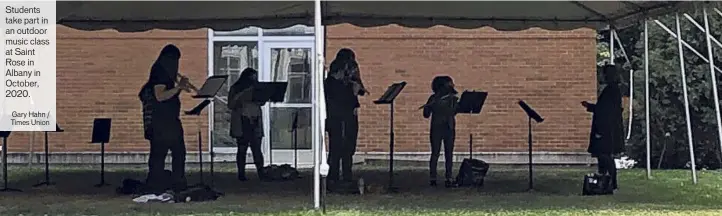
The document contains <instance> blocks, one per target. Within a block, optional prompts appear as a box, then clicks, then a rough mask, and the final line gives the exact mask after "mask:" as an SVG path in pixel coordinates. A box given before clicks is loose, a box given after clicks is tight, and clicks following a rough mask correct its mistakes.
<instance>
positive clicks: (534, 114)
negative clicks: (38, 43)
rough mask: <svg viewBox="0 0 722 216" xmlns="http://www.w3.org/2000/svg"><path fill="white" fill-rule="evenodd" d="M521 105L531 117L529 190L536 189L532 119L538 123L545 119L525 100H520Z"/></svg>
mask: <svg viewBox="0 0 722 216" xmlns="http://www.w3.org/2000/svg"><path fill="white" fill-rule="evenodd" d="M519 106H521V108H522V109H523V110H524V112H525V113H526V115H527V116H528V117H529V191H533V190H534V167H533V162H532V133H531V120H532V119H534V121H535V122H537V123H542V122H544V119H543V118H542V117H541V116H539V114H538V113H537V112H536V111H534V109H532V108H531V107H529V105H527V104H526V103H525V102H524V101H523V100H521V101H519Z"/></svg>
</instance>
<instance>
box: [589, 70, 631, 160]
mask: <svg viewBox="0 0 722 216" xmlns="http://www.w3.org/2000/svg"><path fill="white" fill-rule="evenodd" d="M587 111H588V112H592V113H594V115H593V117H592V131H591V133H590V134H589V148H587V152H589V153H591V154H592V155H593V156H597V155H600V154H607V155H608V154H618V153H621V152H624V129H623V125H622V124H623V123H622V111H623V108H622V93H621V91H620V90H619V87H617V85H614V84H612V85H608V86H606V87H604V90H602V94H600V95H599V98H598V99H597V104H590V105H589V106H588V109H587ZM597 135H599V136H601V137H599V138H597Z"/></svg>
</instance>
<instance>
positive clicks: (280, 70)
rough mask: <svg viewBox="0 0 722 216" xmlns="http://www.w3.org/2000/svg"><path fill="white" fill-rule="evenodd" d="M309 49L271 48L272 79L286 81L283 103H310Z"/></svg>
mask: <svg viewBox="0 0 722 216" xmlns="http://www.w3.org/2000/svg"><path fill="white" fill-rule="evenodd" d="M311 56H312V55H311V49H309V48H276V49H271V66H270V68H271V74H272V78H273V81H276V82H288V89H287V90H286V98H285V101H284V102H285V103H311V91H310V89H311Z"/></svg>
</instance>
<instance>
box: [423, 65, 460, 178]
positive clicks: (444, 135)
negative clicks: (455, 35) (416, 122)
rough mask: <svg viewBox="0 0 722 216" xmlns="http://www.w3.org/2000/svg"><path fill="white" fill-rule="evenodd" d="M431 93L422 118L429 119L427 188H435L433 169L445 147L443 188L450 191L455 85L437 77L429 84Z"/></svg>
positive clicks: (455, 102)
mask: <svg viewBox="0 0 722 216" xmlns="http://www.w3.org/2000/svg"><path fill="white" fill-rule="evenodd" d="M431 89H432V91H433V92H434V94H432V95H431V96H430V97H429V99H428V101H427V102H426V105H424V107H423V109H424V118H429V117H431V128H430V131H429V132H430V137H429V139H430V143H431V158H430V160H429V177H430V179H429V184H430V185H431V186H436V176H437V171H436V166H437V165H438V163H439V154H441V146H442V143H443V146H444V163H445V168H446V173H445V175H444V177H446V181H445V182H444V183H445V186H446V187H452V186H453V180H452V172H453V165H454V161H453V159H454V139H455V138H456V114H457V107H458V100H459V98H458V97H457V96H456V94H457V93H458V92H457V91H456V90H455V89H454V81H453V80H452V79H451V77H449V76H437V77H435V78H434V80H433V81H432V82H431Z"/></svg>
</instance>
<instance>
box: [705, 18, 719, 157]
mask: <svg viewBox="0 0 722 216" xmlns="http://www.w3.org/2000/svg"><path fill="white" fill-rule="evenodd" d="M702 13H703V14H704V30H705V37H706V38H707V59H709V73H710V77H711V78H712V95H713V96H714V108H715V114H716V115H717V135H718V138H719V140H720V150H722V119H720V113H719V112H720V110H719V95H718V93H717V74H716V73H715V67H714V53H713V52H712V41H711V39H712V35H710V33H709V30H710V29H709V18H708V16H707V5H705V6H704V8H702Z"/></svg>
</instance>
